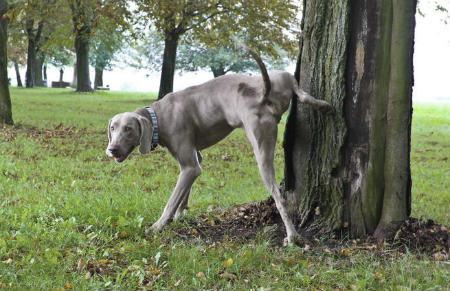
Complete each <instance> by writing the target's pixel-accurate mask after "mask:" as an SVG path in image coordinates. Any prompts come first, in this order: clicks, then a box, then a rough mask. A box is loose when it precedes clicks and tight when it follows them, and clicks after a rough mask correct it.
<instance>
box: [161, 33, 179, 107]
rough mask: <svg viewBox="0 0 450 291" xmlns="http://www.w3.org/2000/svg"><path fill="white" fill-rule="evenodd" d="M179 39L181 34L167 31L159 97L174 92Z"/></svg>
mask: <svg viewBox="0 0 450 291" xmlns="http://www.w3.org/2000/svg"><path fill="white" fill-rule="evenodd" d="M178 39H179V34H176V33H166V37H165V43H164V55H163V64H162V69H161V82H160V85H159V94H158V99H162V98H163V97H164V96H165V95H166V94H168V93H171V92H173V79H174V75H175V62H176V58H177V47H178Z"/></svg>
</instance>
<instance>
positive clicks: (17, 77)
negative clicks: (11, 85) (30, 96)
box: [14, 62, 23, 87]
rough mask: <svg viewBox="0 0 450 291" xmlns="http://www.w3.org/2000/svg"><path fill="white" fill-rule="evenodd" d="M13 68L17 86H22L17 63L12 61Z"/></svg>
mask: <svg viewBox="0 0 450 291" xmlns="http://www.w3.org/2000/svg"><path fill="white" fill-rule="evenodd" d="M14 70H15V71H16V79H17V87H23V84H22V78H21V77H20V70H19V64H18V63H16V62H15V63H14Z"/></svg>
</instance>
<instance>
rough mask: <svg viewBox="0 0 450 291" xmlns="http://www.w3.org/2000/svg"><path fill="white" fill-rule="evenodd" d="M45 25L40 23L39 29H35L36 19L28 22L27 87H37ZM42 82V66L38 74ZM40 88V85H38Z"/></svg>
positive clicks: (26, 26) (26, 28)
mask: <svg viewBox="0 0 450 291" xmlns="http://www.w3.org/2000/svg"><path fill="white" fill-rule="evenodd" d="M43 27H44V23H43V22H42V21H40V22H39V23H38V26H37V29H35V28H34V19H32V18H30V19H28V20H27V21H26V24H25V30H26V33H27V38H28V48H27V71H26V73H25V86H26V87H27V88H32V87H34V86H35V85H36V70H37V69H38V68H36V65H37V58H36V57H37V56H38V55H39V41H40V40H41V35H42V29H43ZM38 74H39V75H38V76H40V80H39V81H41V82H42V66H41V68H40V72H38ZM38 86H40V85H38Z"/></svg>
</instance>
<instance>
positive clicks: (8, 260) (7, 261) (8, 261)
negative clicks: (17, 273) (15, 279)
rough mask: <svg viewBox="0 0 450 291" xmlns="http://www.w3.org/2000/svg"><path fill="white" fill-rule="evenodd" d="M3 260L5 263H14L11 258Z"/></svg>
mask: <svg viewBox="0 0 450 291" xmlns="http://www.w3.org/2000/svg"><path fill="white" fill-rule="evenodd" d="M2 262H3V263H5V264H11V263H12V259H11V258H9V259H7V260H4V261H2Z"/></svg>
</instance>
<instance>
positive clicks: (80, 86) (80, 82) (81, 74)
mask: <svg viewBox="0 0 450 291" xmlns="http://www.w3.org/2000/svg"><path fill="white" fill-rule="evenodd" d="M89 31H90V30H89ZM89 33H90V32H89ZM89 33H88V32H87V31H85V32H79V33H78V34H77V36H75V51H76V55H77V63H76V65H77V92H91V91H92V88H91V78H90V75H89V39H88V37H89V36H88V35H89Z"/></svg>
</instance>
